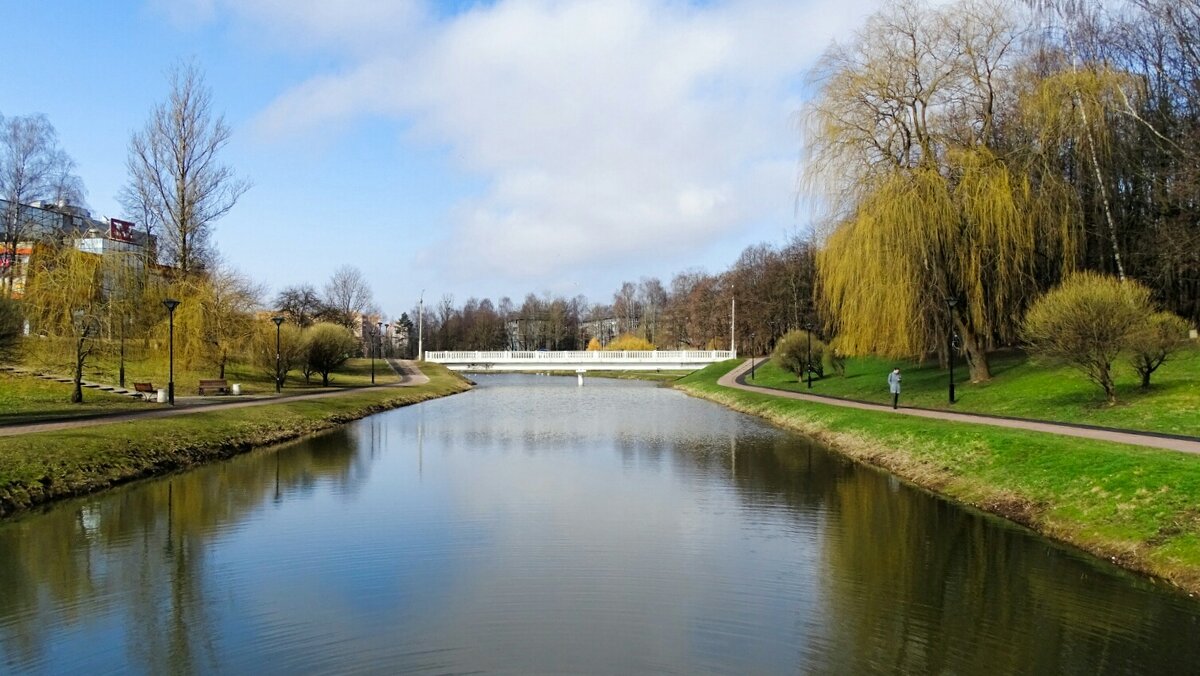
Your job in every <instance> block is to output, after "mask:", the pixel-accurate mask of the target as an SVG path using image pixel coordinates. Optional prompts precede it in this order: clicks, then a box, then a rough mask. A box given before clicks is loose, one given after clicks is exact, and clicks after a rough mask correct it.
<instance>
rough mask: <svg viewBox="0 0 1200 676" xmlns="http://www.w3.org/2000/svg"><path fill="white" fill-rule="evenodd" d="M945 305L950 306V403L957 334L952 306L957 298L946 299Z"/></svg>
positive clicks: (956, 301) (952, 396)
mask: <svg viewBox="0 0 1200 676" xmlns="http://www.w3.org/2000/svg"><path fill="white" fill-rule="evenodd" d="M946 305H948V306H950V403H951V404H953V403H954V350H955V348H956V347H957V345H955V343H957V342H958V340H957V339H958V336H957V335H955V333H954V306H956V305H958V299H956V298H951V299H950V300H948V301H946Z"/></svg>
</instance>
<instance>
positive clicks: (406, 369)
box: [0, 359, 429, 437]
mask: <svg viewBox="0 0 1200 676" xmlns="http://www.w3.org/2000/svg"><path fill="white" fill-rule="evenodd" d="M386 361H387V364H388V366H390V367H391V368H392V370H393V371H395V372H396V374H397V375H398V376H400V380H399V382H395V383H388V384H387V385H372V386H371V387H415V386H417V385H424V384H425V383H428V382H429V377H428V376H426V375H425V374H423V373H421V370H420V369H418V368H417V366H416V364H415V363H413V362H412V361H409V360H406V359H388V360H386ZM364 389H368V388H366V387H345V388H338V389H332V388H322V389H319V390H315V391H314V390H305V391H302V392H296V393H294V394H293V393H288V394H282V395H278V396H275V395H244V396H238V397H229V396H223V397H220V398H214V397H176V398H175V403H176V405H175V407H174V408H155V409H149V410H146V411H119V412H113V413H108V414H98V415H96V416H90V417H87V418H66V419H62V420H50V421H44V422H36V423H27V424H19V425H3V426H0V437H8V436H13V435H17V434H33V433H36V432H54V431H58V430H67V429H74V428H77V427H90V426H92V425H109V424H112V423H120V422H128V421H130V420H147V419H155V418H169V417H171V416H177V415H188V414H191V413H200V412H203V411H215V410H228V409H233V408H247V407H250V406H263V405H265V404H273V403H278V402H283V401H294V400H296V399H321V398H324V397H336V396H340V395H343V394H350V393H351V392H361V391H363V390H364Z"/></svg>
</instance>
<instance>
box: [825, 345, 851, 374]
mask: <svg viewBox="0 0 1200 676" xmlns="http://www.w3.org/2000/svg"><path fill="white" fill-rule="evenodd" d="M841 342H842V341H841V340H840V339H838V338H834V339H833V340H830V341H829V344H828V345H826V346H825V352H824V356H825V361H824V364H825V365H826V366H827V367H828V370H830V371H833V372H834V373H836V374H838V377H840V378H845V377H846V352H845V351H844V350H843V349H842V347H841Z"/></svg>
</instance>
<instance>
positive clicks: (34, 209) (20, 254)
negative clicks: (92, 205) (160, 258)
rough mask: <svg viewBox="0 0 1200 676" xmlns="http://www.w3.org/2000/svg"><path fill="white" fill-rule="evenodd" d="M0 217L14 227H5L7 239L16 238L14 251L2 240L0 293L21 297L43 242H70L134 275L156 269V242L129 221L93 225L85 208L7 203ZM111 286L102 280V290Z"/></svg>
mask: <svg viewBox="0 0 1200 676" xmlns="http://www.w3.org/2000/svg"><path fill="white" fill-rule="evenodd" d="M0 217H2V218H3V219H4V223H5V224H6V226H7V224H9V223H13V224H15V227H5V228H4V233H5V234H6V236H7V234H8V233H10V232H11V233H16V234H17V235H18V239H17V241H16V243H15V244H16V246H15V251H14V250H13V249H14V247H12V244H13V243H12V242H7V241H6V242H4V243H3V246H2V247H0V293H4V294H6V295H11V296H12V297H14V298H20V297H21V296H23V295H24V293H25V280H26V278H27V276H28V274H29V261H30V258H31V257H32V255H33V251H34V248H35V246H36V245H37V244H39V243H43V242H54V241H65V240H70V241H72V242H73V243H74V245H75V247H76V248H78V249H79V250H80V251H84V252H86V253H91V254H95V255H98V256H103V257H105V258H107V259H110V260H115V261H119V262H120V264H121V265H124V266H128V268H130V269H131V270H132V271H134V272H138V273H140V272H142V271H143V270H144V268H145V266H146V264H147V261H149V262H150V265H152V266H154V267H155V268H158V267H159V266H158V265H157V264H155V263H154V262H153V261H155V259H156V258H157V254H156V246H155V245H156V241H155V238H154V237H152V236H150V235H147V234H146V233H145V232H143V231H140V230H138V229H137V227H136V226H135V224H134V223H132V222H130V221H123V220H120V219H116V218H104V219H101V220H96V219H94V218H92V215H91V213H90V212H88V210H87V209H84V208H83V207H79V206H75V205H70V204H66V203H63V202H59V203H57V204H51V203H46V202H34V203H33V204H14V203H12V202H9V201H7V200H0ZM112 283H113V282H112V281H111V280H110V279H109V278H108V277H106V278H105V281H104V284H105V286H106V287H108V286H109V285H110V284H112ZM9 284H11V285H12V286H11V290H10V289H9ZM105 290H106V291H108V290H109V289H108V288H106V289H105Z"/></svg>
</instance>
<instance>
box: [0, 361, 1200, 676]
mask: <svg viewBox="0 0 1200 676" xmlns="http://www.w3.org/2000/svg"><path fill="white" fill-rule="evenodd" d="M478 380H479V381H480V387H479V388H478V389H477V390H476V391H474V392H471V393H468V394H464V395H459V396H456V397H452V398H449V399H443V400H439V401H435V402H430V403H427V404H423V405H420V406H414V407H410V408H406V409H401V410H397V411H394V412H391V413H387V414H383V415H379V416H376V417H373V418H370V419H368V420H364V421H361V422H359V423H357V424H354V425H351V426H349V427H347V428H345V429H342V430H339V431H337V432H333V433H330V434H325V435H322V436H320V437H317V438H313V439H309V440H306V441H303V442H300V443H295V444H291V445H287V446H283V447H281V448H278V449H266V450H264V451H260V452H257V453H253V454H250V455H247V456H243V457H240V458H237V459H234V460H232V461H230V462H225V463H221V464H219V465H213V466H210V467H206V468H203V469H200V470H198V471H194V472H190V473H187V474H183V475H178V476H174V477H171V478H169V479H163V480H159V481H154V482H147V483H142V484H139V485H136V486H132V487H129V488H127V489H124V490H119V491H115V492H111V493H108V494H106V495H104V496H102V497H99V498H95V499H88V500H82V501H76V502H71V503H67V504H63V505H61V506H59V507H56V508H54V509H53V510H51V511H49V512H47V513H45V514H40V515H35V516H29V517H26V518H23V519H20V520H17V521H15V522H11V523H6V524H2V525H0V672H5V673H13V672H15V673H35V674H40V673H47V674H60V673H87V674H97V673H144V674H166V673H192V672H194V673H253V674H293V673H335V672H336V673H401V672H428V673H447V672H453V673H463V672H475V671H482V672H507V673H565V672H587V673H621V674H625V673H649V672H654V673H680V674H696V673H707V672H712V673H732V674H772V673H798V672H799V673H808V672H819V673H846V674H859V673H867V672H889V673H896V672H918V673H954V674H972V673H978V674H997V673H1080V674H1092V673H1103V672H1112V673H1128V672H1144V673H1184V672H1188V673H1191V672H1195V671H1196V670H1197V669H1198V668H1200V640H1198V639H1200V604H1197V603H1195V602H1193V601H1191V600H1188V599H1186V598H1181V597H1179V596H1177V595H1174V594H1170V593H1165V592H1163V591H1161V590H1158V589H1156V588H1155V587H1154V586H1153V585H1150V584H1148V583H1146V582H1144V581H1142V580H1139V579H1137V578H1134V577H1132V576H1129V575H1126V574H1123V573H1121V572H1119V571H1118V570H1116V569H1113V568H1110V567H1108V566H1105V565H1103V564H1100V563H1098V562H1094V561H1092V560H1089V559H1086V558H1084V557H1082V556H1079V555H1076V554H1074V553H1072V552H1069V551H1065V550H1063V549H1061V548H1058V547H1056V546H1053V545H1051V544H1049V543H1047V542H1046V541H1044V540H1041V539H1039V538H1037V537H1034V536H1031V535H1029V534H1027V533H1025V532H1023V531H1020V530H1018V529H1015V528H1012V527H1009V526H1007V525H1004V524H1001V523H999V522H997V521H995V520H992V519H989V518H984V517H981V516H979V515H976V514H970V513H966V512H964V511H962V510H960V509H957V508H954V507H952V506H949V505H947V504H945V503H943V502H940V501H938V500H935V499H933V498H931V497H929V496H927V495H924V494H922V493H920V492H917V491H914V490H911V489H908V488H906V487H904V486H902V485H900V484H899V483H898V482H896V481H895V480H892V479H889V478H888V477H886V476H884V475H881V474H879V473H877V472H874V471H870V470H866V469H862V468H857V467H855V466H853V465H851V464H849V463H847V462H845V461H843V460H840V459H838V458H837V457H836V456H833V455H831V454H829V453H827V452H825V451H824V450H822V449H821V448H819V447H816V446H814V445H813V444H812V443H810V442H809V441H807V440H805V439H804V438H801V437H797V436H795V435H792V434H789V433H786V432H782V431H779V430H776V429H773V428H771V427H768V426H767V425H765V424H763V423H761V422H759V421H757V420H755V419H752V418H748V417H745V416H741V415H738V414H736V413H732V412H730V411H727V410H725V409H723V408H720V407H717V406H715V405H712V404H709V403H706V402H702V401H697V400H693V399H689V398H687V397H685V396H683V395H681V394H679V393H677V392H673V391H670V390H664V389H660V388H655V387H652V386H648V385H646V384H642V383H627V382H616V381H603V380H598V379H593V380H590V381H589V382H588V384H587V386H586V387H584V388H582V389H579V388H577V387H576V385H575V381H574V379H568V378H545V377H533V376H480V377H478Z"/></svg>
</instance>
